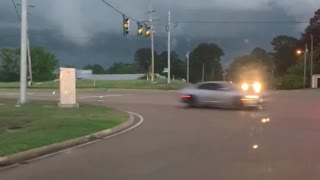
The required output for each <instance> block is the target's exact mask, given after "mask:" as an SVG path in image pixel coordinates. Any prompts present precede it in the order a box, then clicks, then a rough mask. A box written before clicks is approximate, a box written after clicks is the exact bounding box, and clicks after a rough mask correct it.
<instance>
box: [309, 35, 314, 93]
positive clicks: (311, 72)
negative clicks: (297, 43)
mask: <svg viewBox="0 0 320 180" xmlns="http://www.w3.org/2000/svg"><path fill="white" fill-rule="evenodd" d="M310 36H311V59H310V88H312V76H313V46H314V45H313V34H311V35H310Z"/></svg>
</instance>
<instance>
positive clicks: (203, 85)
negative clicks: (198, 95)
mask: <svg viewBox="0 0 320 180" xmlns="http://www.w3.org/2000/svg"><path fill="white" fill-rule="evenodd" d="M198 89H203V90H209V84H208V83H205V84H200V85H199V86H198Z"/></svg>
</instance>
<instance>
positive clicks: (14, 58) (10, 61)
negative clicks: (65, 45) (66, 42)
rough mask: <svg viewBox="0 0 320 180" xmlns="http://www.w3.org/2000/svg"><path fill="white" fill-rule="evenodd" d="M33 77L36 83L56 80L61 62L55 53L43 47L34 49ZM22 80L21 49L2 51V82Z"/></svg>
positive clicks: (0, 80) (32, 51)
mask: <svg viewBox="0 0 320 180" xmlns="http://www.w3.org/2000/svg"><path fill="white" fill-rule="evenodd" d="M30 52H31V56H32V63H31V64H32V65H31V67H32V77H33V80H34V81H49V80H53V79H55V78H56V75H55V71H56V70H57V68H58V65H59V61H58V60H57V59H56V57H55V55H54V54H53V53H50V52H48V51H46V50H45V49H44V48H42V47H32V48H31V49H30ZM19 80H20V49H9V48H2V49H0V82H16V81H19Z"/></svg>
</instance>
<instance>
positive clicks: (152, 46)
mask: <svg viewBox="0 0 320 180" xmlns="http://www.w3.org/2000/svg"><path fill="white" fill-rule="evenodd" d="M153 12H154V11H153V10H152V0H150V5H149V14H150V18H149V22H150V27H151V81H152V82H153V81H154V37H153V33H154V27H153V25H152V13H153Z"/></svg>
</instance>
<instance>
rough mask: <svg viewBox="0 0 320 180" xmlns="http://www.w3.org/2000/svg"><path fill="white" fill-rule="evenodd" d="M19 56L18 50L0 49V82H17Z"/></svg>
mask: <svg viewBox="0 0 320 180" xmlns="http://www.w3.org/2000/svg"><path fill="white" fill-rule="evenodd" d="M19 75H20V56H19V49H16V50H15V49H6V48H4V49H0V81H2V82H13V81H19Z"/></svg>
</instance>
